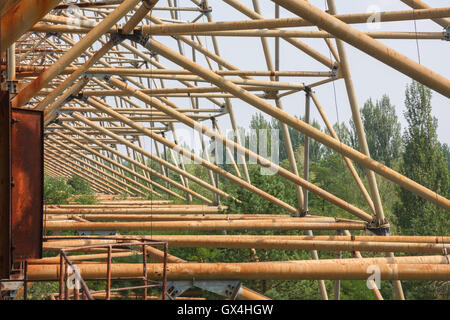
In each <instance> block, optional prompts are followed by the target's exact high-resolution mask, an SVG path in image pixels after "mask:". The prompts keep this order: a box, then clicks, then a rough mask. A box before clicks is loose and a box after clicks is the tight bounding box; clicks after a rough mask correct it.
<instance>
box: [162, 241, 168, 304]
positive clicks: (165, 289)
mask: <svg viewBox="0 0 450 320" xmlns="http://www.w3.org/2000/svg"><path fill="white" fill-rule="evenodd" d="M168 247H169V245H168V244H167V242H166V243H164V270H163V285H162V300H166V295H167V254H168V250H169V248H168Z"/></svg>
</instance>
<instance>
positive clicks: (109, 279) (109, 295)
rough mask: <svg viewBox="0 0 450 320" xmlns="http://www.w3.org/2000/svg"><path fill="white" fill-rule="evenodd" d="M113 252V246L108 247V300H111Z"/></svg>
mask: <svg viewBox="0 0 450 320" xmlns="http://www.w3.org/2000/svg"><path fill="white" fill-rule="evenodd" d="M111 251H112V246H108V265H107V267H106V300H111V260H112V259H111Z"/></svg>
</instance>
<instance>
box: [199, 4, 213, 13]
mask: <svg viewBox="0 0 450 320" xmlns="http://www.w3.org/2000/svg"><path fill="white" fill-rule="evenodd" d="M198 7H199V9H200V11H201V12H202V13H203V14H204V15H208V14H211V13H212V7H211V6H208V3H207V2H206V1H202V3H201V4H200V5H199V6H198Z"/></svg>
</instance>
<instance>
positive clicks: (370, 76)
mask: <svg viewBox="0 0 450 320" xmlns="http://www.w3.org/2000/svg"><path fill="white" fill-rule="evenodd" d="M240 1H241V2H242V3H244V4H245V5H246V6H248V7H250V8H253V6H252V1H251V0H240ZM310 2H311V3H312V4H313V5H315V6H317V7H319V8H322V9H323V8H324V7H325V2H326V1H324V0H312V1H310ZM178 3H179V6H186V7H188V6H191V7H192V2H191V1H189V0H179V1H178ZM427 3H428V4H430V5H431V6H433V7H444V6H446V5H447V6H448V4H449V2H448V0H427ZM210 4H211V6H212V7H213V12H212V14H213V19H214V21H229V20H244V19H248V18H247V17H246V16H244V15H243V14H241V13H240V12H238V11H236V10H235V9H234V8H232V7H230V6H229V5H227V4H225V3H223V2H222V1H218V0H210ZM260 5H261V9H262V14H263V16H264V17H266V18H273V17H274V3H273V2H272V1H270V0H260ZM336 6H337V9H338V13H342V14H343V13H365V12H368V11H370V10H373V9H374V8H379V10H381V11H392V10H407V9H409V7H408V6H406V5H405V4H403V3H402V2H401V1H397V0H377V1H374V0H371V1H364V0H362V1H350V0H336ZM157 14H158V16H161V15H162V14H161V12H158V13H157ZM293 16H294V15H293V14H291V13H289V12H287V11H286V10H284V9H281V17H293ZM192 17H193V15H192V14H190V13H186V12H183V13H181V16H180V17H179V19H180V20H192ZM199 21H201V22H205V21H206V20H205V18H202V19H200V20H199ZM353 26H355V27H356V28H358V29H359V30H361V31H408V32H414V30H415V28H414V22H413V21H405V22H389V23H381V24H380V26H379V29H376V30H373V29H372V30H371V29H369V28H370V27H369V26H367V25H366V24H358V25H353ZM416 27H417V31H418V32H426V31H430V32H431V31H433V32H440V31H442V28H441V27H440V26H439V25H437V24H435V23H433V22H431V21H424V20H418V21H417V22H416ZM291 29H292V30H294V28H291ZM308 29H310V30H315V29H314V28H302V30H308ZM201 38H202V41H203V44H204V46H206V47H207V48H208V49H209V50H211V51H213V46H212V42H211V41H210V39H208V38H207V37H201ZM166 39H167V38H166ZM268 40H269V44H270V46H271V48H272V50H273V47H274V38H268ZM301 40H302V41H304V42H305V43H307V44H309V45H310V46H312V47H313V48H315V49H317V50H319V51H320V52H322V53H323V54H325V55H327V56H329V50H328V48H327V47H326V46H325V43H324V41H323V40H322V39H301ZM380 41H381V42H382V43H384V44H386V45H388V46H390V47H391V48H393V49H395V50H397V51H399V52H400V53H402V54H404V55H406V56H408V57H410V58H412V59H414V60H415V61H419V57H418V56H419V55H420V62H421V64H423V65H424V66H426V67H427V68H429V69H431V70H433V71H436V72H438V73H440V74H441V75H443V76H445V77H447V78H449V77H450V64H449V63H448V59H449V57H450V42H447V41H442V40H419V41H418V43H417V42H416V40H380ZM164 42H165V43H166V44H167V42H166V41H164ZM218 42H219V46H220V50H221V56H222V57H224V58H225V59H226V60H228V61H229V62H230V63H232V64H233V65H235V66H236V67H238V68H239V69H242V70H267V68H266V63H265V60H264V56H263V53H262V49H261V41H260V39H259V38H237V37H219V38H218ZM417 45H418V49H417ZM169 46H171V47H172V48H174V49H175V48H177V47H176V44H175V41H172V43H171V44H169ZM183 47H184V49H185V50H186V52H185V55H186V56H188V57H190V52H191V51H190V49H189V47H188V46H187V45H184V46H183ZM280 48H281V49H280V50H281V63H280V64H281V65H280V70H294V71H305V70H310V71H327V70H326V67H324V66H323V65H321V64H320V63H318V62H316V61H315V60H313V59H312V58H310V57H309V56H307V55H306V54H304V53H303V52H301V51H299V50H298V49H296V48H294V47H293V46H292V45H290V44H288V43H287V42H285V41H283V40H281V47H280ZM346 49H347V54H348V58H349V61H350V69H351V72H352V76H353V82H354V85H355V89H356V93H357V99H358V103H359V105H360V107H362V105H363V103H364V101H366V100H367V99H368V98H370V97H371V98H372V99H373V100H375V99H379V98H381V96H382V95H383V94H387V95H389V97H390V98H391V102H392V103H393V104H394V105H395V107H396V110H397V115H398V117H399V119H400V122H401V124H402V130H403V129H404V128H405V126H406V121H405V119H404V117H403V112H404V110H405V108H404V92H405V86H406V84H408V83H410V82H411V79H410V78H408V77H407V76H405V75H403V74H402V73H400V72H398V71H396V70H394V69H392V68H391V67H389V66H387V65H385V64H383V63H382V62H380V61H378V60H376V59H374V58H372V57H370V56H368V55H366V54H364V53H362V52H361V51H359V50H358V49H356V48H354V47H352V46H350V45H346ZM272 55H273V51H272ZM272 57H273V56H272ZM199 62H200V63H201V64H204V62H203V61H201V60H200V61H199ZM258 79H265V80H267V78H258ZM317 80H319V79H318V78H296V79H294V78H281V81H298V82H305V83H311V82H315V81H317ZM335 86H336V100H337V108H336V105H335V96H334V90H333V84H331V83H330V84H326V85H323V86H320V87H317V88H316V89H315V92H316V94H317V96H318V98H319V100H320V101H321V103H322V105H323V107H324V108H325V110H326V112H327V115H328V118H329V119H330V120H331V121H332V122H333V123H334V122H336V121H337V119H338V118H339V120H340V121H341V122H343V121H345V122H346V123H348V120H349V119H350V117H351V111H350V106H349V103H348V99H347V95H346V91H345V85H344V81H343V80H338V81H335ZM304 100H305V99H304V93H303V92H299V93H296V94H293V95H290V96H287V97H286V98H283V105H284V108H285V110H286V111H287V112H289V113H290V114H292V115H300V114H303V113H304ZM232 101H233V106H234V109H235V113H236V115H237V120H238V124H239V125H240V126H242V127H248V125H249V121H250V119H251V116H252V114H254V113H255V112H257V111H258V110H257V109H256V108H254V107H252V106H250V105H248V104H246V103H245V102H242V101H240V100H238V99H233V100H232ZM269 102H271V103H272V104H273V103H274V101H273V100H269ZM432 104H433V115H434V116H435V117H437V118H438V123H439V127H438V136H439V140H440V141H441V142H445V143H447V144H450V125H449V121H448V120H449V119H450V105H449V100H448V99H447V98H446V97H444V96H442V95H441V94H439V93H436V92H433V100H432ZM201 107H202V108H207V107H208V102H207V100H203V103H201ZM312 117H313V118H315V119H317V120H319V122H320V123H321V124H322V126H323V123H322V122H321V120H320V115H319V114H318V112H317V111H316V110H315V108H312ZM268 118H269V117H268ZM219 123H220V124H221V126H222V127H223V128H224V129H226V128H230V123H229V118H228V116H223V117H221V118H220V122H219ZM205 124H206V123H205ZM208 126H209V123H208ZM180 128H181V127H180Z"/></svg>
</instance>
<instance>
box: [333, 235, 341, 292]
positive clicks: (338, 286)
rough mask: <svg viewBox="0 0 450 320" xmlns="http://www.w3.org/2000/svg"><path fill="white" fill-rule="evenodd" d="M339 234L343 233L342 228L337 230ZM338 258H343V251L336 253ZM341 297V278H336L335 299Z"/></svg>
mask: <svg viewBox="0 0 450 320" xmlns="http://www.w3.org/2000/svg"><path fill="white" fill-rule="evenodd" d="M336 234H337V235H338V236H341V235H342V230H336ZM336 257H337V258H338V259H342V251H338V252H337V253H336ZM340 299H341V280H334V300H340Z"/></svg>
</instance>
